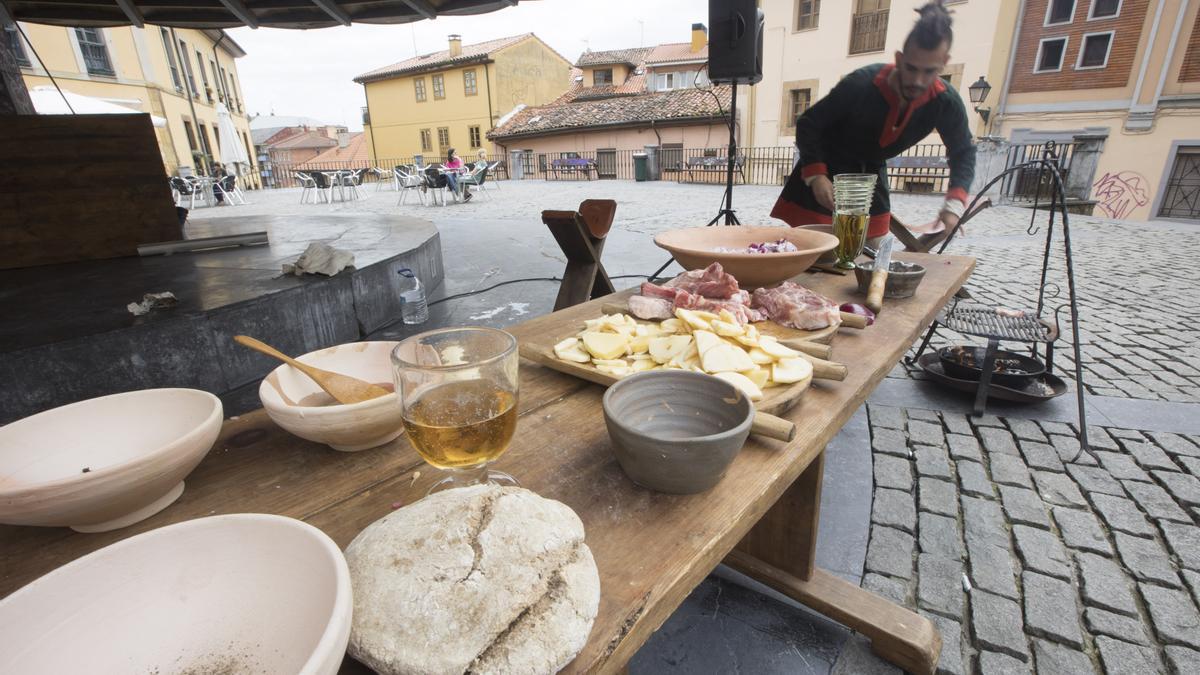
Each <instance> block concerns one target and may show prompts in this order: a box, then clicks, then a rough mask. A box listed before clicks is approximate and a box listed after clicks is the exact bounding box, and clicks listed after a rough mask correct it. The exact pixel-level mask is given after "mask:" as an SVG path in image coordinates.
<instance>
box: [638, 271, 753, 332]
mask: <svg viewBox="0 0 1200 675" xmlns="http://www.w3.org/2000/svg"><path fill="white" fill-rule="evenodd" d="M641 291H642V292H641V295H633V296H630V298H629V312H630V314H633V315H634V316H636V317H637V318H639V319H643V320H646V321H651V320H658V319H666V318H670V317H672V316H674V312H675V310H676V309H698V310H703V311H706V312H713V313H714V314H716V313H719V312H720V311H721V310H723V309H724V310H728V311H729V313H730V314H733V316H734V317H735V318H736V319H737V321H738V322H739V323H742V324H745V323H749V322H752V321H762V320H763V319H764V318H766V317H765V316H764V315H763V314H762V313H760V312H758V311H756V310H754V309H752V308H751V307H750V294H749V293H748V292H746V291H744V290H742V289H740V288H739V287H738V281H737V279H735V278H734V277H733V275H732V274H728V273H726V272H725V270H724V269H722V268H721V263H713V264H711V265H709V266H708V267H706V268H704V269H702V270H692V271H690V272H684V273H683V274H680V275H679V276H677V277H675V278H674V279H671V280H670V281H667V282H665V283H663V284H662V285H661V286H660V285H657V284H652V283H650V282H649V281H647V282H645V283H643V284H642V288H641ZM668 308H669V309H668Z"/></svg>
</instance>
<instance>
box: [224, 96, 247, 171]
mask: <svg viewBox="0 0 1200 675" xmlns="http://www.w3.org/2000/svg"><path fill="white" fill-rule="evenodd" d="M217 144H218V145H219V146H220V148H221V163H223V164H224V165H225V167H226V168H228V167H230V166H233V167H235V169H236V170H235V171H234V173H237V174H238V175H239V176H240V175H242V174H243V173H245V172H246V171H248V170H249V169H250V158H249V157H247V156H246V146H245V145H244V144H243V143H242V141H241V139H240V138H239V137H238V132H237V128H236V127H234V126H233V117H232V116H230V114H229V109H228V108H226V107H225V104H224V103H218V104H217Z"/></svg>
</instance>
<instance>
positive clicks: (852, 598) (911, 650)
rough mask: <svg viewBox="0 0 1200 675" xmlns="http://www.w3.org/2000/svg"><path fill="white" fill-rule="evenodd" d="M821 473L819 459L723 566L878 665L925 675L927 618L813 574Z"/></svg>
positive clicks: (938, 645)
mask: <svg viewBox="0 0 1200 675" xmlns="http://www.w3.org/2000/svg"><path fill="white" fill-rule="evenodd" d="M824 471H825V453H824V452H822V453H821V454H820V455H818V456H817V458H816V459H814V460H813V462H812V464H810V465H809V466H808V468H807V469H805V470H804V473H802V474H800V477H799V478H797V479H796V482H794V483H792V485H791V486H790V487H788V489H787V491H785V492H784V493H783V496H782V497H780V498H779V501H777V502H775V505H774V506H772V507H771V509H770V510H769V511H767V513H766V514H765V515H763V517H762V519H760V520H759V521H758V523H757V524H755V526H754V527H753V528H752V529H751V530H750V532H749V533H747V534H746V536H745V537H744V538H743V539H742V541H741V542H739V543H738V545H737V547H735V548H734V550H733V551H732V552H730V554H729V555H728V556H726V557H725V564H726V565H729V566H730V567H732V568H733V569H735V570H737V571H738V572H741V573H742V574H745V575H746V576H748V577H750V578H752V579H755V580H757V581H760V582H762V583H764V584H766V585H767V586H769V587H771V588H773V589H775V590H776V591H779V592H780V593H783V594H784V595H786V596H788V597H790V598H792V599H794V600H796V601H798V602H801V603H803V604H805V605H808V606H809V607H811V608H813V609H815V610H816V611H818V612H820V613H821V614H824V615H825V616H827V617H829V618H831V619H833V620H834V621H837V622H838V623H840V624H842V625H844V626H846V627H848V628H851V629H853V630H856V631H858V632H860V633H862V634H863V635H865V636H867V638H869V639H870V640H871V648H872V650H874V651H875V653H876V654H878V655H879V656H880V657H881V658H883V659H885V660H887V661H889V662H891V663H893V664H895V665H897V666H899V667H901V668H903V669H904V670H906V671H909V672H913V673H922V674H924V673H930V674H932V673H933V672H934V671H935V670H936V668H937V662H938V656H939V655H940V654H941V651H942V638H941V636H940V635H939V634H938V632H937V629H936V628H934V626H933V623H932V622H930V621H929V619H926V618H925V617H923V616H921V615H919V614H916V613H915V612H912V611H909V610H907V609H905V608H903V607H900V606H898V605H895V604H893V603H892V602H889V601H888V600H886V599H884V598H882V597H880V596H878V595H876V594H874V593H871V592H870V591H867V590H864V589H862V588H860V587H858V586H856V585H854V584H852V583H850V582H847V581H845V580H843V579H841V578H840V577H837V576H834V575H832V574H830V573H829V572H826V571H824V570H821V569H818V568H817V567H816V564H815V560H816V549H817V532H818V523H819V518H820V504H821V482H822V478H823V477H824Z"/></svg>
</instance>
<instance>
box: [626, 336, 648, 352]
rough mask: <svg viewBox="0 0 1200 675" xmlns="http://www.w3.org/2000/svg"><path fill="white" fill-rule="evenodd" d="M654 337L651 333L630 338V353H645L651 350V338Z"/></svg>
mask: <svg viewBox="0 0 1200 675" xmlns="http://www.w3.org/2000/svg"><path fill="white" fill-rule="evenodd" d="M651 339H653V338H651V337H650V336H649V335H635V336H634V337H632V338H629V353H630V354H645V353H646V352H648V351H650V340H651Z"/></svg>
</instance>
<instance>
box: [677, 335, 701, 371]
mask: <svg viewBox="0 0 1200 675" xmlns="http://www.w3.org/2000/svg"><path fill="white" fill-rule="evenodd" d="M689 361H695V362H696V363H699V362H700V352H699V351H697V348H696V343H695V341H693V342H691V343H690V344H689V345H688V346H687V347H686V348H685V349H684V350H683V351H681V352H679V353H678V354H676V355H675V356H672V357H671V363H674V364H676V365H678V366H680V367H681V368H686V367H687V364H688V362H689Z"/></svg>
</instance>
